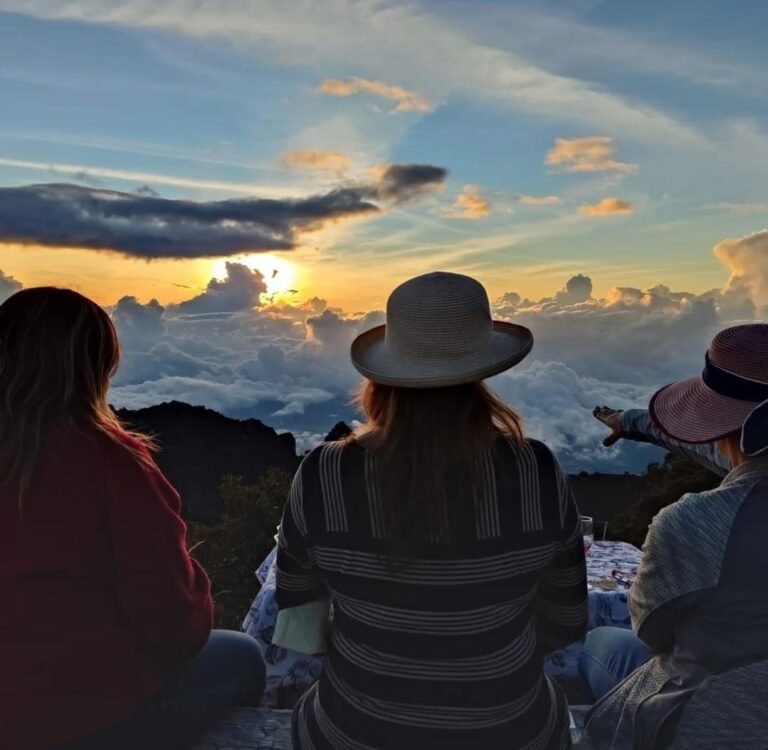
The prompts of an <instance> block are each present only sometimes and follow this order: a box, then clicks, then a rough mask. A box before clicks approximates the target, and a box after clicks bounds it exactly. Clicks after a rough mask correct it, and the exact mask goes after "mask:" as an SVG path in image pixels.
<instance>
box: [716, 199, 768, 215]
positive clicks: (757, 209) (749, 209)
mask: <svg viewBox="0 0 768 750" xmlns="http://www.w3.org/2000/svg"><path fill="white" fill-rule="evenodd" d="M702 211H715V212H717V211H721V212H723V213H729V214H766V215H768V203H730V202H728V201H723V202H721V203H710V204H708V205H706V206H702Z"/></svg>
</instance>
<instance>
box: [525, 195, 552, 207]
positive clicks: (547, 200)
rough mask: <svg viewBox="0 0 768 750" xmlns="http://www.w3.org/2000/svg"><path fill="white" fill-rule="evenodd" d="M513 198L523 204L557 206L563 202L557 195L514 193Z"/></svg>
mask: <svg viewBox="0 0 768 750" xmlns="http://www.w3.org/2000/svg"><path fill="white" fill-rule="evenodd" d="M515 200H516V201H518V202H519V203H522V204H523V205H525V206H557V205H558V204H560V203H562V202H563V200H562V198H561V197H560V196H559V195H516V196H515Z"/></svg>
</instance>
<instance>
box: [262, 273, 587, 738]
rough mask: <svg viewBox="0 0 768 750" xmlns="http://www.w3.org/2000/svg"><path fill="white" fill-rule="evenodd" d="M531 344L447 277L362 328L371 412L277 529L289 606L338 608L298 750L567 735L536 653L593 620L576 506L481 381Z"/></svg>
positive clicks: (396, 295) (330, 455)
mask: <svg viewBox="0 0 768 750" xmlns="http://www.w3.org/2000/svg"><path fill="white" fill-rule="evenodd" d="M532 343H533V341H532V336H531V333H530V331H528V330H527V329H525V328H523V327H521V326H517V325H513V324H511V323H504V322H499V321H492V320H491V315H490V308H489V304H488V297H487V295H486V293H485V290H484V289H483V287H482V286H481V285H480V284H479V283H478V282H477V281H475V280H474V279H471V278H469V277H467V276H461V275H458V274H450V273H432V274H427V275H425V276H419V277H417V278H414V279H411V280H410V281H408V282H406V283H404V284H402V285H401V286H400V287H398V288H397V289H396V290H395V291H394V292H393V293H392V295H391V296H390V298H389V301H388V305H387V322H386V325H385V326H379V327H378V328H374V329H373V330H371V331H368V332H366V333H364V334H363V335H362V336H360V337H359V338H358V339H357V340H356V341H355V342H354V344H353V346H352V362H353V364H354V365H355V367H356V368H357V369H358V371H359V372H361V374H363V375H364V376H365V378H366V380H365V381H364V385H363V389H362V396H361V405H362V408H363V411H364V412H365V415H366V417H367V423H366V424H365V426H364V427H363V428H361V429H360V430H359V431H358V432H357V433H356V434H354V435H353V436H352V437H351V438H350V439H348V440H346V441H341V442H336V443H326V444H324V445H322V446H320V447H319V448H317V449H315V450H313V451H312V452H311V453H310V454H309V455H308V456H307V457H306V459H305V460H304V462H303V463H302V466H301V467H300V469H299V471H298V473H297V474H296V477H295V479H294V482H293V486H292V489H291V493H290V496H289V499H288V502H287V504H286V508H285V512H284V516H283V521H282V524H281V526H280V532H279V535H278V553H277V594H276V596H277V602H278V606H279V607H280V608H281V617H282V616H283V615H284V614H285V615H286V616H287V615H289V614H291V613H295V614H296V616H297V620H296V621H297V622H299V621H300V620H301V616H300V613H301V612H302V610H304V611H306V612H308V613H311V612H312V609H311V608H312V607H313V606H314V605H315V604H316V603H317V602H322V601H323V600H330V603H331V604H332V607H333V624H332V627H331V631H330V639H329V643H328V651H327V659H326V661H325V665H324V668H323V673H322V676H321V677H320V680H319V682H318V683H317V684H315V685H314V686H313V687H312V688H311V689H310V690H309V691H308V692H307V693H306V694H305V695H304V696H303V697H302V699H301V700H300V701H299V703H298V705H297V707H296V709H295V711H294V724H293V735H294V739H293V741H294V747H295V748H297V749H298V750H309V749H310V748H316V749H317V750H321V749H323V750H325V749H328V750H330V749H331V748H332V749H333V750H362V749H363V748H365V749H368V748H378V749H381V750H386V749H388V748H397V749H398V750H407V749H409V748H414V749H415V748H419V749H420V750H421V749H422V748H427V747H430V748H431V747H439V748H444V749H448V748H483V750H494V748H498V749H499V750H500V749H501V748H504V750H508V749H509V748H529V749H530V750H533V748H536V750H549V749H550V748H557V749H559V748H566V747H570V736H569V731H568V727H569V722H568V711H567V704H566V701H565V698H564V696H563V695H562V693H561V692H560V690H559V689H558V687H557V686H556V685H555V684H554V683H553V682H552V681H551V680H550V679H549V678H548V677H547V676H546V674H545V673H544V669H543V661H544V657H545V655H546V654H547V653H549V652H551V651H553V650H555V649H557V648H560V647H562V646H564V645H566V644H569V643H572V642H574V641H578V640H579V639H580V638H581V637H582V635H583V632H584V629H585V626H586V622H587V591H586V568H585V562H584V549H583V539H582V535H581V529H580V522H579V515H578V511H577V509H576V505H575V503H574V501H573V497H572V495H571V493H570V491H569V489H568V484H567V481H566V479H565V476H564V475H563V472H562V471H561V469H560V467H559V466H558V464H557V462H556V460H555V458H554V457H553V455H552V453H551V452H550V451H549V450H548V449H547V447H546V446H544V445H543V444H541V443H539V442H536V441H534V440H528V439H525V437H524V436H523V431H522V426H521V421H520V419H519V418H518V416H517V415H516V414H515V413H514V412H513V411H512V410H511V409H510V408H509V407H508V406H506V405H505V404H504V403H502V401H501V400H500V399H499V398H498V397H497V396H495V395H494V394H493V393H492V392H491V391H490V389H489V388H488V387H487V386H486V385H485V384H484V383H483V379H484V378H487V377H490V376H491V375H494V374H496V373H499V372H502V371H503V370H506V369H508V368H510V367H512V366H513V365H515V364H517V363H518V362H520V361H521V360H522V359H523V358H524V357H525V356H526V355H527V354H528V352H529V351H530V349H531V346H532ZM304 621H305V622H307V621H311V615H310V618H309V620H307V618H305V620H304ZM278 625H280V621H278Z"/></svg>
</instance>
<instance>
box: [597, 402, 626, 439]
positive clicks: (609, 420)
mask: <svg viewBox="0 0 768 750" xmlns="http://www.w3.org/2000/svg"><path fill="white" fill-rule="evenodd" d="M622 414H624V412H623V411H618V410H617V409H611V408H609V407H608V406H596V407H595V408H594V409H593V410H592V415H593V416H594V418H595V419H597V420H598V421H600V422H602V423H603V424H604V425H605V426H606V427H610V429H611V434H610V435H608V437H607V438H605V440H603V445H604V446H605V447H606V448H609V447H610V446H612V445H613V444H614V443H615V442H616V441H617V440H621V416H622Z"/></svg>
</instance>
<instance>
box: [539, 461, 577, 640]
mask: <svg viewBox="0 0 768 750" xmlns="http://www.w3.org/2000/svg"><path fill="white" fill-rule="evenodd" d="M552 461H553V466H554V471H555V478H556V486H557V496H558V497H557V504H558V518H559V529H558V533H557V536H558V539H557V553H556V554H555V557H554V560H553V561H552V563H551V565H550V566H549V568H548V569H547V570H546V572H545V573H544V576H543V577H542V579H541V580H540V582H539V589H538V593H537V595H536V600H535V602H534V609H535V612H536V614H537V635H538V640H539V644H540V646H541V649H542V651H543V652H544V653H551V652H552V651H556V650H557V649H559V648H563V647H564V646H568V645H569V644H571V643H575V642H577V641H580V640H581V639H582V638H583V637H584V632H585V630H586V627H587V621H588V618H589V599H588V594H587V566H586V562H585V558H584V539H583V537H582V534H581V518H580V516H579V511H578V508H577V507H576V501H575V499H574V497H573V493H572V491H571V488H570V486H569V484H568V479H567V477H566V476H565V474H564V473H563V470H562V469H561V468H560V465H559V464H558V462H557V460H556V459H555V458H554V457H552Z"/></svg>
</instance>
